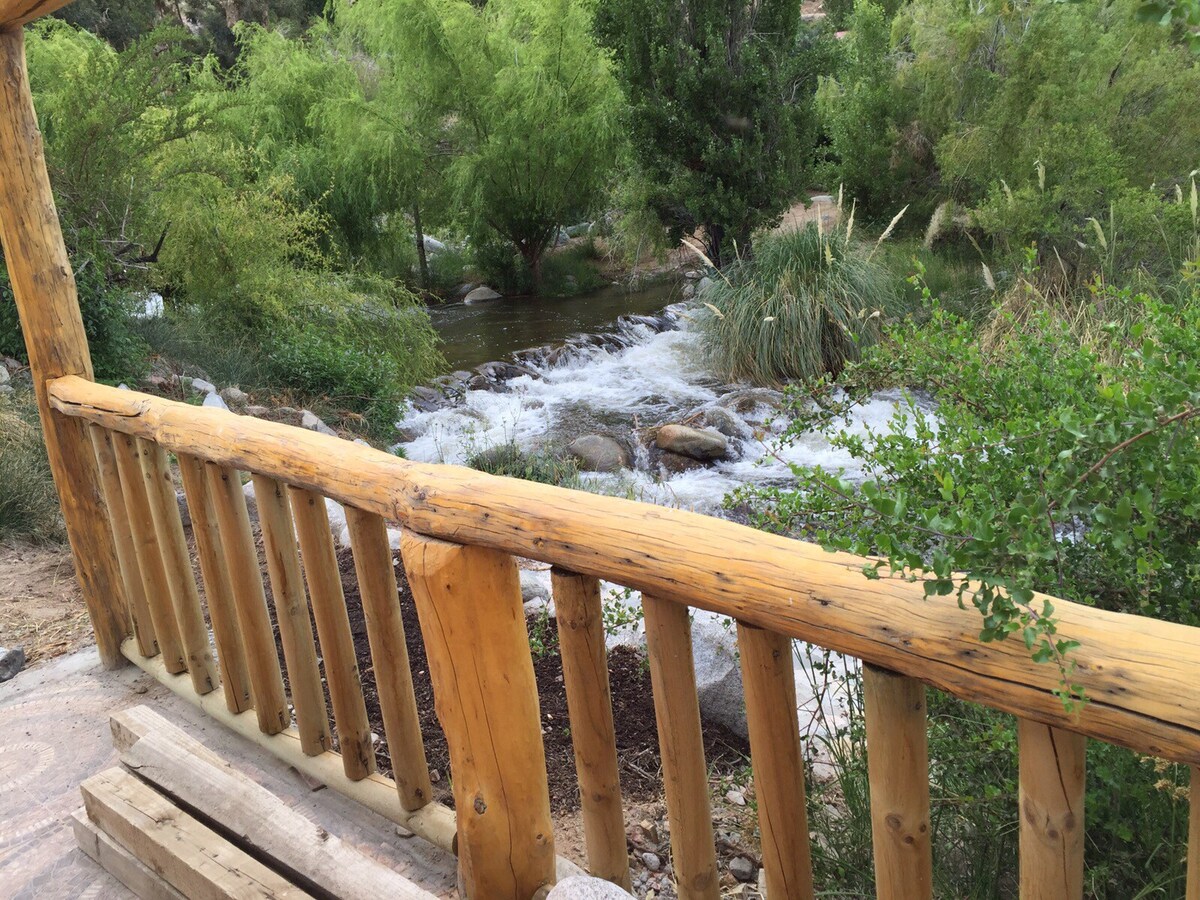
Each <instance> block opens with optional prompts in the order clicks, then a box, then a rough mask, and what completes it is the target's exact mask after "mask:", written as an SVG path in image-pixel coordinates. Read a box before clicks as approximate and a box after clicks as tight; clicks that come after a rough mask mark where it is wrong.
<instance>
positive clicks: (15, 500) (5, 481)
mask: <svg viewBox="0 0 1200 900" xmlns="http://www.w3.org/2000/svg"><path fill="white" fill-rule="evenodd" d="M0 538H5V539H7V538H21V539H24V540H30V541H37V542H40V541H54V540H62V538H63V523H62V517H61V515H60V513H59V509H58V494H57V493H56V492H55V490H54V480H53V478H52V476H51V474H50V463H49V461H48V460H47V459H46V444H45V441H43V440H42V428H41V425H40V424H39V422H38V416H37V407H36V406H35V405H34V400H33V395H32V393H29V392H21V393H18V394H10V395H9V396H8V397H2V396H0Z"/></svg>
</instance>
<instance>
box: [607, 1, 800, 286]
mask: <svg viewBox="0 0 1200 900" xmlns="http://www.w3.org/2000/svg"><path fill="white" fill-rule="evenodd" d="M597 28H598V30H599V32H600V34H601V35H602V38H603V40H604V41H605V43H606V44H607V45H608V46H609V47H611V48H613V52H614V56H615V58H616V60H617V70H616V71H617V77H618V78H619V80H620V82H621V86H622V87H623V89H624V91H625V96H626V100H627V103H628V109H627V114H626V117H625V122H626V128H627V130H628V132H629V140H630V143H631V155H632V158H633V159H632V173H633V174H632V178H633V179H634V182H635V184H636V188H637V190H636V196H637V201H638V203H639V204H640V205H642V206H644V207H645V208H646V209H647V210H648V211H649V212H650V213H651V214H652V217H653V220H654V221H657V222H658V223H659V224H660V225H661V226H663V227H665V228H666V229H667V230H668V232H669V234H670V236H671V239H672V242H678V240H679V239H680V238H681V237H682V236H683V235H685V234H690V233H692V232H693V231H694V230H696V229H697V228H700V229H702V232H703V237H704V241H705V243H706V246H707V250H708V255H709V256H710V258H711V259H712V260H713V261H714V263H716V265H718V266H721V265H722V264H724V263H727V262H729V261H731V260H732V259H733V258H734V257H735V256H736V255H737V253H738V252H742V253H749V250H750V245H751V240H752V237H753V233H754V231H755V230H756V229H758V228H761V227H763V226H769V225H772V224H774V223H775V222H777V221H778V219H779V216H780V215H781V214H782V213H783V211H784V210H786V209H787V208H788V206H790V205H791V202H792V200H793V199H794V198H795V196H796V195H797V194H798V193H799V189H800V188H801V187H802V186H803V185H804V180H805V176H806V169H807V164H808V160H809V158H810V149H809V148H810V146H811V143H812V140H813V135H814V119H813V116H812V112H811V110H812V93H813V90H814V88H815V86H816V85H815V79H816V72H815V67H816V61H817V58H818V54H817V53H816V52H814V51H813V50H812V48H811V47H810V46H809V38H808V36H807V35H806V34H805V33H804V31H803V29H802V28H801V23H800V3H799V0H765V2H762V3H754V4H749V5H747V4H745V3H741V2H737V0H687V2H683V3H661V4H659V3H655V4H645V3H640V2H637V0H604V2H602V3H601V6H600V13H599V17H598V21H597ZM730 242H732V243H733V244H734V245H735V246H736V248H739V249H735V248H734V247H730V246H728V244H729V243H730Z"/></svg>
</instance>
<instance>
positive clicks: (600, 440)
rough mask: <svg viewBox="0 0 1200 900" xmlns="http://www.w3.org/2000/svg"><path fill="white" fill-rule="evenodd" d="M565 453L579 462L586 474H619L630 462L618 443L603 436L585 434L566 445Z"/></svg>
mask: <svg viewBox="0 0 1200 900" xmlns="http://www.w3.org/2000/svg"><path fill="white" fill-rule="evenodd" d="M567 453H568V454H570V455H571V456H573V457H575V459H577V460H579V467H580V468H581V469H583V470H584V471H587V472H619V471H620V470H621V469H628V468H629V465H630V463H631V462H632V460H631V459H630V458H629V451H628V450H626V449H625V448H624V447H623V446H621V444H620V442H618V441H615V440H613V439H612V438H610V437H607V436H605V435H603V434H585V435H583V436H582V437H577V438H576V439H575V440H573V441H571V443H570V444H568V445H567Z"/></svg>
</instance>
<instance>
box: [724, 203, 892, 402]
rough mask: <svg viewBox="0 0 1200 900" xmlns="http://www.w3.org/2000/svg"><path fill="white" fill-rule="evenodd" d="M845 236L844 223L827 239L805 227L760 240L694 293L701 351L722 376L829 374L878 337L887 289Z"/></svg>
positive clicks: (768, 378)
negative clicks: (701, 306)
mask: <svg viewBox="0 0 1200 900" xmlns="http://www.w3.org/2000/svg"><path fill="white" fill-rule="evenodd" d="M852 232H853V215H851V218H850V220H849V222H848V224H847V225H846V226H844V227H840V228H838V229H837V230H835V231H833V232H830V233H828V234H827V233H825V232H824V231H823V230H822V229H821V228H820V227H818V226H817V225H813V224H810V225H808V226H806V227H805V228H802V229H798V230H795V231H789V232H785V233H782V234H773V235H769V236H766V237H763V238H761V239H760V240H759V241H758V242H757V243H756V244H755V254H754V256H753V258H751V259H749V260H744V261H740V262H738V263H735V264H734V266H733V267H731V269H730V270H729V271H728V272H727V273H725V275H724V276H723V277H721V278H720V279H719V280H718V281H717V282H716V283H715V284H714V285H713V286H712V287H710V288H709V289H708V290H707V291H705V292H704V295H703V297H702V298H701V299H702V300H703V301H704V303H705V306H706V307H707V310H708V314H707V315H706V316H705V317H704V326H705V332H706V338H707V345H708V348H709V350H710V351H711V352H712V353H713V355H714V357H715V359H716V361H717V364H718V366H719V367H720V368H721V369H722V370H723V371H724V372H725V373H726V374H727V375H728V376H729V377H730V378H735V379H740V380H747V381H753V382H756V383H758V384H767V385H775V384H779V383H781V382H784V381H790V380H795V379H804V378H811V377H813V376H816V375H820V374H823V373H830V374H833V375H836V374H838V373H839V372H841V370H842V369H843V368H844V367H845V365H846V363H847V361H850V360H855V359H858V358H859V355H860V353H861V351H862V348H863V347H865V346H867V345H869V344H872V343H874V342H875V341H876V340H877V339H878V337H879V334H880V318H881V316H882V314H883V313H884V312H886V311H888V310H889V309H890V308H891V307H892V305H893V304H894V302H895V300H896V282H895V279H893V278H892V276H891V273H890V272H889V271H888V269H887V268H886V266H884V265H883V263H882V262H881V261H880V260H879V259H878V257H877V256H876V255H875V247H872V246H870V245H868V244H865V243H863V242H861V241H859V240H856V239H855V238H854V237H853V233H852ZM885 236H886V232H885ZM876 246H878V244H876Z"/></svg>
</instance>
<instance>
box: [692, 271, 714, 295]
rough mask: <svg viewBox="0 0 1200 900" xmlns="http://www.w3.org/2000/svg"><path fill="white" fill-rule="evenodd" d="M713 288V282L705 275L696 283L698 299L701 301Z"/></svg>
mask: <svg viewBox="0 0 1200 900" xmlns="http://www.w3.org/2000/svg"><path fill="white" fill-rule="evenodd" d="M712 286H713V280H712V279H711V278H709V277H708V276H707V275H705V276H704V277H703V278H701V279H700V280H699V281H698V282H697V283H696V298H697V299H701V298H703V297H704V295H705V293H707V292H708V290H709V289H710V288H711V287H712Z"/></svg>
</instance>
